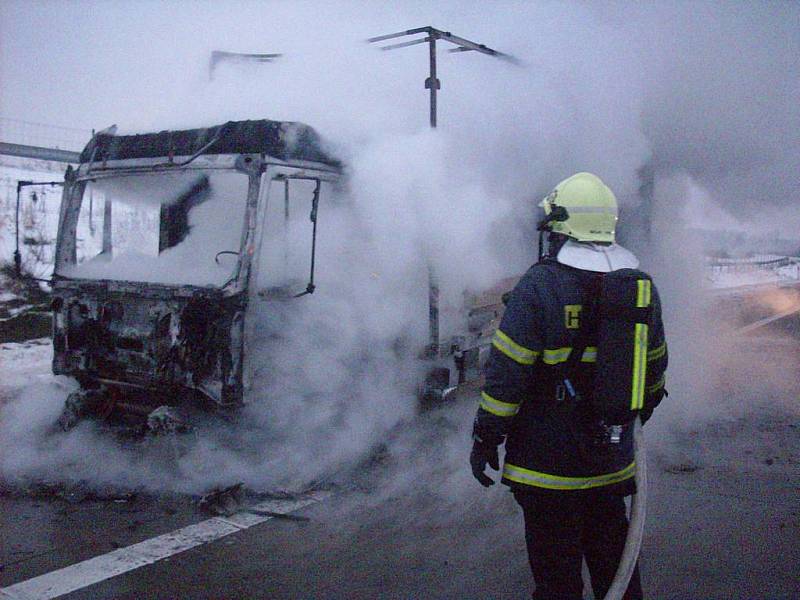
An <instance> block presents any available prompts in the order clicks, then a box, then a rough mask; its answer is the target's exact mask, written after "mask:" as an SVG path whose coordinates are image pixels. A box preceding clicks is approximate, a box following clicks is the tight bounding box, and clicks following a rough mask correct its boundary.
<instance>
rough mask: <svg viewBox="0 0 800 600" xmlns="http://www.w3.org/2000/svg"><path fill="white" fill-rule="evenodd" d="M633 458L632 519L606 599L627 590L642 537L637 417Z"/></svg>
mask: <svg viewBox="0 0 800 600" xmlns="http://www.w3.org/2000/svg"><path fill="white" fill-rule="evenodd" d="M633 456H634V461H635V462H636V472H635V475H634V481H635V482H636V493H635V494H634V495H633V496H632V497H631V517H630V523H629V525H628V535H627V537H626V538H625V547H624V548H623V550H622V557H621V558H620V561H619V566H618V567H617V573H616V575H615V576H614V581H613V582H612V584H611V587H610V588H609V590H608V593H607V594H606V595H605V600H620V599H621V598H622V596H623V595H624V594H625V590H627V589H628V583H629V582H630V580H631V576H632V575H633V570H634V569H635V568H636V560H637V559H638V558H639V550H640V549H641V547H642V535H643V534H644V520H645V504H646V502H647V461H646V457H645V452H644V435H643V433H642V422H641V421H640V420H639V417H638V416H637V417H636V421H635V422H634V424H633Z"/></svg>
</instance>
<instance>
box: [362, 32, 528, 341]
mask: <svg viewBox="0 0 800 600" xmlns="http://www.w3.org/2000/svg"><path fill="white" fill-rule="evenodd" d="M420 34H423V37H418V38H416V39H412V40H408V41H405V42H397V43H395V44H389V45H387V46H381V50H396V49H398V48H407V47H408V46H415V45H417V44H425V43H427V44H428V65H429V74H428V78H427V79H425V89H427V90H430V125H431V128H432V129H436V125H437V104H436V102H437V93H438V91H439V90H440V89H441V88H442V83H441V81H439V78H438V77H437V72H436V41H437V40H442V41H444V42H449V43H451V44H453V45H454V46H455V47H454V48H450V49H449V52H480V53H481V54H488V55H489V56H494V57H495V58H500V59H502V60H505V61H507V62H510V63H513V64H519V61H517V59H515V58H514V57H513V56H511V55H509V54H504V53H503V52H498V51H497V50H494V49H493V48H489V47H488V46H486V45H485V44H478V43H476V42H473V41H471V40H468V39H465V38H462V37H459V36H457V35H453V34H452V33H450V32H449V31H442V30H440V29H436V28H434V27H430V26H429V27H417V28H415V29H408V30H406V31H400V32H398V33H389V34H386V35H379V36H376V37H372V38H369V39H368V40H367V42H369V43H371V44H372V43H375V42H383V41H386V40H392V39H397V38H401V37H405V36H416V35H420ZM428 313H429V315H428V317H429V318H428V325H429V332H430V346H429V349H428V353H429V355H430V356H431V357H434V356H438V355H439V345H440V342H439V285H438V283H437V280H436V273H434V271H433V268H432V267H431V266H430V264H429V265H428Z"/></svg>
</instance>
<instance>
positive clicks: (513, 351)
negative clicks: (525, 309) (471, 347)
mask: <svg viewBox="0 0 800 600" xmlns="http://www.w3.org/2000/svg"><path fill="white" fill-rule="evenodd" d="M492 345H493V346H494V347H495V348H497V349H498V350H500V352H502V353H503V354H505V355H506V356H507V357H509V358H510V359H511V360H513V361H516V362H518V363H519V364H521V365H532V364H533V363H534V362H535V361H536V357H537V356H538V354H539V353H538V352H535V351H534V350H530V349H528V348H526V347H525V346H520V345H519V344H518V343H517V342H515V341H514V340H512V339H511V338H510V337H508V336H507V335H506V334H505V333H503V332H502V331H500V330H499V329H498V330H497V331H495V332H494V339H492Z"/></svg>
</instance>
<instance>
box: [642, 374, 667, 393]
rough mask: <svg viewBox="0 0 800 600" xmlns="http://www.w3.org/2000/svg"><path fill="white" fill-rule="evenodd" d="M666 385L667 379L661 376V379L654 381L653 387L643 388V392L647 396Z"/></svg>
mask: <svg viewBox="0 0 800 600" xmlns="http://www.w3.org/2000/svg"><path fill="white" fill-rule="evenodd" d="M666 383H667V377H666V376H665V375H662V376H661V379H659V380H658V381H656V382H655V383H654V384H653V385H650V386H647V387H646V388H645V391H646V392H647V393H648V394H652V393H653V392H657V391H658V390H660V389H661V388H663V387H664V386H665V385H666Z"/></svg>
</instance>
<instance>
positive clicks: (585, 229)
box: [539, 173, 619, 243]
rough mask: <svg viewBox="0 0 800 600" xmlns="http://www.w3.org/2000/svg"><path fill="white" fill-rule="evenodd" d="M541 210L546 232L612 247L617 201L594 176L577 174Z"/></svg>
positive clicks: (559, 186)
mask: <svg viewBox="0 0 800 600" xmlns="http://www.w3.org/2000/svg"><path fill="white" fill-rule="evenodd" d="M539 206H541V207H543V208H544V212H545V215H546V218H545V221H544V223H543V225H544V227H543V228H544V229H547V230H548V231H552V232H553V233H561V234H563V235H566V236H569V237H571V238H573V239H575V240H578V241H579V242H600V243H613V242H614V231H615V229H616V225H617V218H618V214H619V211H618V208H617V198H616V196H614V192H612V191H611V190H610V189H609V188H608V186H607V185H606V184H604V183H603V182H602V180H601V179H600V178H599V177H598V176H597V175H593V174H591V173H576V174H575V175H573V176H572V177H568V178H567V179H565V180H564V181H562V182H561V183H559V184H558V185H557V186H556V187H555V189H553V191H552V192H550V193H549V194H548V195H547V197H546V198H545V199H544V200H542V202H541V203H540V204H539Z"/></svg>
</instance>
